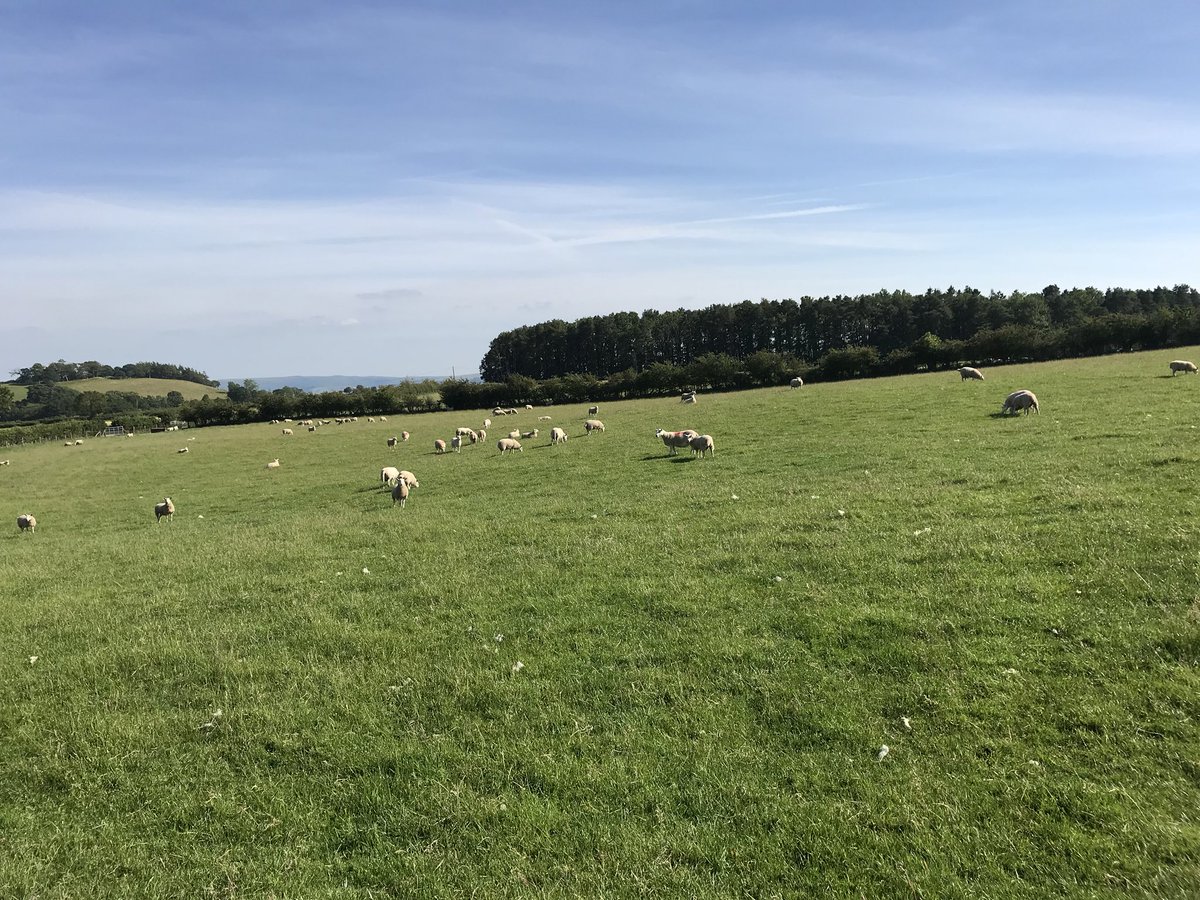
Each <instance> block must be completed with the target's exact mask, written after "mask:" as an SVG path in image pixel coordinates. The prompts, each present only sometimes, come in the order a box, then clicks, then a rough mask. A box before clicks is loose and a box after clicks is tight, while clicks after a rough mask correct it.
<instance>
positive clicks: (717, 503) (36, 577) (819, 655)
mask: <svg viewBox="0 0 1200 900" xmlns="http://www.w3.org/2000/svg"><path fill="white" fill-rule="evenodd" d="M1189 354H1190V355H1191V356H1192V357H1193V358H1194V357H1196V356H1198V355H1200V348H1192V349H1190V350H1184V351H1171V352H1169V353H1147V354H1131V355H1126V356H1117V357H1109V358H1102V359H1088V360H1074V361H1061V362H1053V363H1045V364H1039V365H1031V366H1012V367H1007V368H1002V369H994V370H991V371H988V372H987V381H985V382H982V383H981V382H960V381H959V379H958V376H957V375H956V374H936V375H917V376H905V377H899V378H893V379H880V380H873V381H859V382H845V383H838V384H823V385H810V386H807V387H805V388H803V389H801V390H790V389H788V388H778V389H769V390H760V391H751V392H745V393H738V394H727V395H702V396H701V397H700V402H699V403H698V404H697V405H696V406H694V407H685V406H681V405H680V404H679V403H678V402H677V401H674V400H647V401H630V402H626V403H614V404H608V405H606V406H602V407H601V410H600V418H601V419H603V420H604V422H605V423H606V425H607V428H608V430H607V431H606V432H605V433H603V434H596V435H593V436H591V437H584V435H583V430H582V420H583V418H585V416H584V415H583V407H582V406H580V407H572V408H561V407H551V408H549V409H539V410H536V411H533V412H529V411H523V412H522V413H521V414H520V415H518V416H509V417H495V416H493V417H492V418H493V420H494V421H493V425H492V428H491V429H489V439H488V441H487V442H486V444H485V445H484V446H481V447H470V448H467V449H464V451H463V452H462V453H461V454H457V455H455V454H446V455H444V456H434V455H433V454H432V443H433V440H434V438H436V437H441V438H445V439H448V438H449V437H450V435H451V434H452V433H453V428H454V427H455V426H456V425H469V426H472V427H478V426H479V424H480V421H481V419H482V417H483V416H484V415H485V413H484V412H483V411H480V412H477V413H471V414H462V413H455V414H434V415H422V416H408V417H390V419H389V421H388V422H387V423H379V422H375V423H368V422H367V421H366V420H365V419H360V420H359V421H358V422H357V423H352V424H348V425H344V426H335V425H330V426H325V427H324V428H322V429H320V430H319V431H317V432H315V433H308V432H306V431H305V430H304V429H302V428H299V427H296V426H293V427H295V428H296V434H295V435H293V436H290V437H285V436H283V435H281V433H280V428H279V427H278V426H269V425H252V426H238V427H229V428H210V429H200V430H196V431H192V432H182V433H170V434H155V435H138V436H136V437H134V438H129V439H122V438H109V439H94V440H90V441H87V442H86V443H85V444H84V445H83V446H79V447H70V448H67V447H62V446H59V445H57V444H51V445H42V446H36V447H16V448H11V449H10V450H8V451H6V455H7V456H8V458H10V459H11V466H6V467H3V468H0V499H2V501H3V502H2V503H0V508H2V509H3V510H5V511H6V512H5V513H4V515H5V516H6V517H7V519H8V522H9V525H8V526H7V529H11V530H0V578H2V581H0V584H3V585H4V591H3V593H2V594H0V636H2V641H0V646H2V647H3V648H4V652H3V653H2V654H0V717H2V719H0V722H2V725H0V733H2V734H3V735H4V740H3V741H2V742H0V771H2V772H3V775H2V776H0V895H2V896H13V897H35V896H36V897H42V898H48V897H77V896H106V897H167V896H178V897H197V896H220V897H268V896H270V897H297V898H307V897H336V898H367V897H447V898H449V897H474V896H478V897H756V898H767V897H786V898H792V897H803V896H813V895H820V896H829V897H901V896H920V897H936V898H943V897H988V898H1003V897H1013V898H1018V897H1033V896H1040V897H1045V896H1064V897H1107V896H1112V897H1117V896H1139V897H1178V898H1187V897H1195V896H1197V893H1198V892H1200V825H1198V813H1197V810H1200V678H1198V677H1197V665H1198V664H1200V582H1198V579H1197V574H1198V563H1200V555H1198V554H1200V541H1198V537H1200V522H1198V520H1197V517H1196V497H1197V494H1198V490H1200V445H1198V442H1197V441H1198V434H1197V426H1198V425H1200V378H1197V377H1190V376H1179V377H1176V378H1170V377H1164V373H1165V372H1166V368H1167V366H1166V364H1167V361H1168V360H1169V359H1171V358H1174V357H1176V356H1183V357H1187V356H1188V355H1189ZM1021 387H1028V388H1031V389H1033V390H1034V391H1036V392H1037V394H1038V397H1039V399H1040V401H1041V405H1042V412H1041V414H1040V416H1039V415H1030V416H1020V417H1009V418H1000V417H998V416H997V415H996V413H997V412H998V410H999V409H1000V404H1001V402H1002V400H1003V398H1004V396H1005V395H1006V394H1007V393H1008V392H1009V391H1011V390H1013V389H1015V388H1021ZM539 414H542V415H544V414H549V415H551V416H552V417H553V421H552V422H551V423H541V424H539V423H537V422H536V421H535V418H536V416H537V415H539ZM552 424H557V425H561V426H565V427H566V428H567V429H568V432H569V434H570V440H569V442H568V443H567V444H566V445H565V446H558V447H551V446H549V437H548V433H549V426H550V425H552ZM659 426H661V427H664V428H667V429H678V428H683V427H693V428H696V429H698V430H700V431H702V432H706V433H710V434H712V435H713V436H714V438H715V441H716V456H715V457H714V458H711V459H704V460H698V459H691V458H690V457H689V456H688V455H687V454H686V452H685V453H683V454H681V455H680V456H678V457H675V458H671V457H669V456H667V451H666V448H664V447H663V446H662V444H661V442H659V441H657V440H656V439H655V437H654V433H653V432H654V429H655V427H659ZM514 427H519V428H521V429H523V430H527V429H530V428H533V427H540V428H541V429H542V434H541V436H540V437H539V438H538V439H536V440H527V441H524V442H523V443H524V445H525V450H524V452H523V453H520V454H512V455H505V456H501V455H500V454H499V453H497V451H496V449H495V440H496V439H497V438H498V437H500V436H501V433H502V432H506V431H508V430H509V429H510V428H514ZM402 429H407V430H408V431H410V432H411V433H412V439H411V441H410V442H409V443H408V444H401V445H400V446H399V447H398V448H397V449H396V450H395V451H390V450H388V449H387V448H386V446H385V438H386V437H387V436H389V435H392V434H398V433H399V432H400V431H401V430H402ZM189 439H192V440H190V442H189ZM183 446H187V447H189V448H190V452H189V453H187V454H179V453H177V452H176V451H177V450H178V449H179V448H180V447H183ZM273 457H279V458H280V460H281V468H280V469H278V470H276V471H268V470H267V469H265V468H264V466H265V463H266V462H267V461H268V460H270V459H272V458H273ZM389 464H393V465H396V466H398V467H399V468H406V469H410V470H412V471H413V472H414V473H415V474H416V475H417V477H418V478H419V479H420V482H421V486H420V487H419V488H417V489H415V490H414V491H413V492H412V496H411V498H410V500H409V502H408V506H407V508H406V509H404V510H401V509H399V508H395V509H393V508H392V504H391V500H390V497H389V496H388V494H387V493H386V492H385V491H384V490H382V489H381V487H380V484H379V482H378V480H377V479H378V472H379V469H380V467H381V466H384V465H389ZM164 495H170V496H171V497H172V498H173V500H174V501H175V503H176V506H177V509H178V512H177V513H176V515H175V519H174V521H169V522H163V523H161V524H159V525H156V523H155V521H154V517H153V514H152V507H153V504H154V503H155V502H156V501H157V500H160V499H161V498H162V497H163V496H164ZM25 511H29V512H32V513H34V514H35V515H36V516H37V518H38V529H37V533H36V534H35V535H29V534H24V535H21V534H18V533H17V530H16V528H15V526H14V525H13V520H14V518H15V516H16V515H17V514H18V513H21V512H25ZM35 657H36V659H35ZM905 720H907V721H908V723H909V725H910V726H911V727H906V725H905ZM885 744H886V745H887V746H888V747H889V748H890V752H889V753H888V754H887V755H886V756H885V757H884V758H883V759H878V758H877V755H878V751H879V750H880V748H881V746H882V745H885Z"/></svg>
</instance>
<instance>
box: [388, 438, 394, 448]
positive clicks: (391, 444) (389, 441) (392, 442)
mask: <svg viewBox="0 0 1200 900" xmlns="http://www.w3.org/2000/svg"><path fill="white" fill-rule="evenodd" d="M387 445H388V446H389V447H391V448H392V449H393V450H395V449H396V439H395V438H394V437H390V438H388V439H387Z"/></svg>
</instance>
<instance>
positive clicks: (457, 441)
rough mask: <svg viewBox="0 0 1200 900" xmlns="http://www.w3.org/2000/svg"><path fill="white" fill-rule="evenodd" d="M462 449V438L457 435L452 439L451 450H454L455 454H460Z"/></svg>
mask: <svg viewBox="0 0 1200 900" xmlns="http://www.w3.org/2000/svg"><path fill="white" fill-rule="evenodd" d="M461 447H462V438H461V437H460V436H459V435H457V434H456V435H455V436H454V437H452V438H450V449H451V450H453V451H454V452H455V453H458V452H460V448H461Z"/></svg>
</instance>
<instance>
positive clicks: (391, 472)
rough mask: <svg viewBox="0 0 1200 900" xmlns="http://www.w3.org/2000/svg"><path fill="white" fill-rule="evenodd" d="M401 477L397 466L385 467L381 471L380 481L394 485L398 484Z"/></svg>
mask: <svg viewBox="0 0 1200 900" xmlns="http://www.w3.org/2000/svg"><path fill="white" fill-rule="evenodd" d="M399 477H400V470H399V469H397V468H396V467H395V466H384V467H383V468H382V469H380V470H379V480H380V481H382V482H383V483H384V484H387V485H392V484H395V483H396V479H397V478H399Z"/></svg>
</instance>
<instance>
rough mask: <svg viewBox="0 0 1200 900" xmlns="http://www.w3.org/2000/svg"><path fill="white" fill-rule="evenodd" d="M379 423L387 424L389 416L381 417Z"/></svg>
mask: <svg viewBox="0 0 1200 900" xmlns="http://www.w3.org/2000/svg"><path fill="white" fill-rule="evenodd" d="M379 421H380V422H386V421H387V416H380V417H379Z"/></svg>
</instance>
